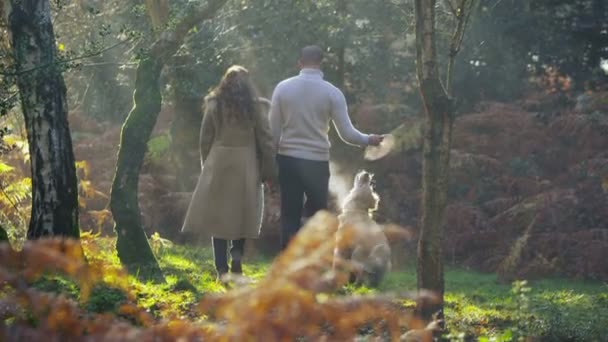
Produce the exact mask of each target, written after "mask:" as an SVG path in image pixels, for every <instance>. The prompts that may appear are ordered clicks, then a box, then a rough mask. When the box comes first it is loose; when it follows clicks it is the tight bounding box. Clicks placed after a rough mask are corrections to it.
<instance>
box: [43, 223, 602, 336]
mask: <svg viewBox="0 0 608 342" xmlns="http://www.w3.org/2000/svg"><path fill="white" fill-rule="evenodd" d="M82 241H83V246H84V248H85V253H86V254H87V258H88V260H90V261H101V262H102V263H103V264H104V267H107V268H119V267H120V262H119V260H118V257H117V255H116V252H115V248H114V243H115V241H114V240H113V239H111V238H104V237H99V236H94V235H91V234H86V233H85V234H83V238H82ZM150 242H151V245H152V247H153V249H154V250H155V253H156V255H157V256H158V260H159V262H160V265H161V267H162V269H163V271H164V273H165V277H166V282H165V283H162V284H155V283H151V282H148V283H144V282H141V281H139V280H137V279H136V278H134V277H130V279H129V286H130V287H131V288H132V289H133V292H134V293H135V294H136V298H137V299H136V300H137V303H136V304H137V305H138V306H140V307H142V308H144V309H146V310H147V311H148V312H149V313H151V314H152V315H153V316H154V317H156V318H158V319H175V318H177V319H187V320H191V321H197V320H199V319H200V318H201V317H200V314H198V311H197V310H198V309H197V304H198V303H199V301H200V300H201V299H202V298H203V297H204V296H205V295H206V294H210V293H222V292H226V291H230V289H229V288H227V287H225V286H224V285H222V284H221V283H219V282H217V281H216V279H215V271H214V267H213V258H212V254H211V251H210V249H209V248H205V247H200V248H195V247H189V246H181V245H175V244H172V243H171V242H169V241H168V240H164V239H162V238H160V237H159V236H157V235H156V236H153V237H151V239H150ZM270 264H271V260H270V258H267V257H259V258H256V259H254V260H252V259H249V260H246V263H245V265H244V273H245V275H246V276H247V277H249V278H250V279H251V280H252V281H253V286H255V281H256V280H260V279H262V278H263V277H264V276H265V273H266V271H267V270H268V268H269V267H270ZM445 281H446V294H445V300H446V320H447V326H448V329H449V331H450V334H451V335H450V340H465V339H466V340H469V339H470V338H471V337H473V336H475V337H479V336H484V338H482V339H480V340H494V341H508V340H511V338H510V337H511V336H515V335H518V336H521V335H526V336H536V337H540V338H541V340H547V341H562V340H571V341H602V340H603V339H604V338H605V337H606V336H608V326H607V325H606V324H605V323H606V322H608V285H607V284H603V283H601V282H589V281H577V280H566V279H559V278H550V279H542V280H535V281H532V282H529V283H526V282H515V283H513V284H503V283H499V282H498V280H497V276H496V275H495V274H484V273H478V272H474V271H470V270H465V269H462V268H455V267H448V268H447V270H446V274H445ZM35 287H37V288H38V289H41V290H45V291H49V292H58V293H63V294H65V295H67V296H69V297H72V298H74V299H78V296H79V289H78V287H77V286H76V285H75V284H74V283H72V282H71V281H69V280H66V278H63V277H59V276H53V277H46V278H44V279H43V280H40V281H38V282H37V284H36V285H35ZM415 287H416V272H415V267H413V266H406V267H403V268H401V269H399V270H395V271H394V272H392V273H391V274H389V275H388V277H387V278H386V279H385V280H384V282H383V283H382V285H381V287H380V288H379V289H368V288H364V287H347V288H345V291H344V292H345V294H355V295H356V294H375V293H379V292H382V293H391V292H402V291H410V290H414V289H415ZM126 298H127V297H126V295H125V294H124V293H123V292H122V290H118V289H116V288H112V287H110V286H107V285H97V286H96V287H94V288H93V291H92V293H91V295H90V297H89V299H88V300H87V301H86V302H81V305H82V306H83V307H84V309H86V310H87V311H88V312H92V313H104V312H107V313H114V314H116V313H117V310H118V307H119V306H120V305H121V304H122V303H124V302H125V301H126V300H127V299H126ZM396 300H397V301H400V302H401V303H402V304H403V305H405V306H412V305H413V303H412V302H408V301H403V300H399V298H398V297H397V298H396ZM486 337H487V338H488V339H486Z"/></svg>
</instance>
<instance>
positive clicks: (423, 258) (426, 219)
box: [415, 0, 454, 320]
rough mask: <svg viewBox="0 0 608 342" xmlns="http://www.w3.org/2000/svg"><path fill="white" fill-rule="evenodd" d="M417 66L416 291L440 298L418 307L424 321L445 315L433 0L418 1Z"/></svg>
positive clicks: (444, 116)
mask: <svg viewBox="0 0 608 342" xmlns="http://www.w3.org/2000/svg"><path fill="white" fill-rule="evenodd" d="M415 9H416V52H417V63H416V70H417V75H418V82H419V85H420V95H421V97H422V102H423V105H424V110H425V113H426V117H427V120H426V127H425V133H424V147H423V162H422V191H423V193H422V206H421V208H422V213H421V222H420V236H419V241H418V264H417V273H418V289H419V290H423V289H424V290H429V291H432V292H434V293H435V294H436V295H437V296H438V301H436V302H433V303H432V304H428V303H426V305H424V306H422V305H421V306H420V307H419V308H418V311H419V313H420V314H421V316H422V317H423V318H424V319H427V320H428V319H431V317H432V315H433V314H435V313H438V317H439V318H442V317H443V293H444V279H443V260H442V251H441V237H442V230H443V219H444V211H445V206H446V202H447V189H448V171H449V161H450V145H451V137H452V123H453V121H454V112H453V109H452V104H451V101H450V98H449V97H448V95H447V93H446V91H445V89H444V88H443V85H442V84H441V81H440V79H439V72H438V68H437V55H436V47H435V46H436V44H435V0H416V1H415Z"/></svg>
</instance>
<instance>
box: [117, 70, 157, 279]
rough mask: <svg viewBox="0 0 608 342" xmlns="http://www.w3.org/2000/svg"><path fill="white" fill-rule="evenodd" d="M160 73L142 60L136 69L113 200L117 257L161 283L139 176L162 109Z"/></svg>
mask: <svg viewBox="0 0 608 342" xmlns="http://www.w3.org/2000/svg"><path fill="white" fill-rule="evenodd" d="M161 70H162V64H161V63H159V62H158V61H157V60H155V59H153V58H146V59H142V60H141V61H140V62H139V65H138V67H137V75H136V80H135V92H134V94H133V102H134V106H133V109H132V110H131V112H130V113H129V115H128V116H127V119H126V121H125V123H124V124H123V127H122V131H121V134H120V147H119V149H118V160H117V162H116V174H115V175H114V181H113V183H112V194H111V200H110V208H111V210H112V215H113V216H114V221H115V226H114V229H115V230H116V235H117V240H116V250H117V252H118V257H119V258H120V261H121V262H122V264H123V265H125V266H126V267H127V269H129V271H130V272H132V273H137V274H139V275H140V276H142V277H143V278H145V279H162V272H161V270H160V267H159V266H158V262H157V261H156V258H155V257H154V254H153V253H152V249H151V248H150V244H149V242H148V238H147V236H146V233H145V231H144V228H143V226H142V221H141V215H140V210H139V202H138V200H137V194H138V193H139V192H138V183H139V172H140V170H141V166H142V164H143V160H144V155H145V153H146V149H147V143H148V140H149V138H150V135H151V134H152V129H153V128H154V124H155V123H156V119H157V117H158V114H159V112H160V108H161V93H160V85H159V78H160V73H161Z"/></svg>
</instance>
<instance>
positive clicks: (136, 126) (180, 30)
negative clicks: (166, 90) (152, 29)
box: [110, 0, 226, 280]
mask: <svg viewBox="0 0 608 342" xmlns="http://www.w3.org/2000/svg"><path fill="white" fill-rule="evenodd" d="M225 2H226V0H214V1H213V0H211V1H208V2H207V6H205V7H203V8H201V9H199V10H197V11H193V12H191V13H190V14H189V15H188V16H186V17H185V18H184V19H183V20H182V21H181V22H179V23H178V24H177V25H176V27H175V29H174V30H173V31H171V32H164V33H163V34H161V35H160V37H161V38H160V39H159V40H157V41H156V42H155V43H154V44H153V45H152V47H151V48H150V51H149V52H148V54H147V56H145V57H144V58H142V59H141V60H140V62H139V65H138V67H137V75H136V80H135V92H134V95H133V109H132V110H131V112H130V113H129V116H128V117H127V119H126V120H125V123H124V124H123V127H122V132H121V135H120V147H119V149H118V160H117V161H116V174H115V175H114V181H113V183H112V193H111V198H110V209H111V210H112V215H113V216H114V221H115V230H116V234H117V241H116V249H117V252H118V257H119V258H120V261H121V262H122V264H123V265H125V266H126V267H127V268H128V269H129V271H131V272H137V273H138V274H139V275H140V276H141V277H143V278H145V279H152V280H160V279H162V272H161V270H160V267H159V266H158V262H157V261H156V258H155V257H154V254H153V253H152V250H151V248H150V245H149V243H148V239H147V236H146V233H145V231H144V228H143V226H142V222H141V213H140V210H139V204H138V200H137V195H138V182H139V171H140V169H141V166H142V164H143V159H144V155H145V152H146V147H147V142H148V140H149V138H150V135H151V133H152V129H153V128H154V125H155V123H156V119H157V118H158V114H159V112H160V108H161V103H162V98H161V92H160V84H159V79H160V74H161V71H162V69H163V67H164V65H165V64H166V63H167V61H168V59H169V58H170V57H171V56H172V55H173V54H175V52H176V51H177V50H178V48H179V47H180V46H181V44H182V42H183V41H184V38H185V36H186V34H187V33H188V31H190V29H192V27H193V26H194V25H196V24H197V23H198V22H200V21H202V20H205V19H208V18H211V17H213V15H215V13H216V12H217V11H218V10H219V9H220V8H221V7H222V5H223V4H224V3H225Z"/></svg>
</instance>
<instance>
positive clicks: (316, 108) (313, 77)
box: [270, 69, 369, 161]
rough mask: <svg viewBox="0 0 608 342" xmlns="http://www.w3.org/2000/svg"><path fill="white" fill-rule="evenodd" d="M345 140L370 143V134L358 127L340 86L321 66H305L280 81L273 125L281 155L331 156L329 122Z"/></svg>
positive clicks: (307, 157) (272, 114)
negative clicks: (309, 67) (319, 67)
mask: <svg viewBox="0 0 608 342" xmlns="http://www.w3.org/2000/svg"><path fill="white" fill-rule="evenodd" d="M330 120H331V121H333V123H334V126H335V127H336V129H337V131H338V134H339V135H340V138H341V139H342V140H344V141H345V142H346V143H349V144H352V145H359V146H367V145H368V141H369V136H368V135H367V134H363V133H361V132H359V131H358V130H357V129H355V128H354V127H353V125H352V123H351V121H350V118H349V116H348V107H347V105H346V99H345V98H344V94H342V92H341V91H340V89H338V88H336V87H334V86H333V85H332V84H331V83H329V82H327V81H325V80H324V79H323V73H322V72H321V71H320V70H318V69H302V70H301V71H300V74H299V75H298V76H294V77H291V78H289V79H286V80H284V81H282V82H281V83H279V84H278V85H277V86H276V88H275V90H274V92H273V94H272V104H271V106H270V129H271V131H272V134H273V136H274V142H275V147H276V148H277V151H278V153H279V154H281V155H285V156H290V157H295V158H301V159H308V160H320V161H325V160H329V148H330V146H331V145H330V143H329V137H328V133H329V122H330Z"/></svg>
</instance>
